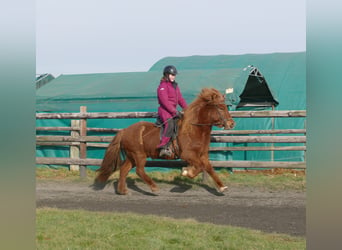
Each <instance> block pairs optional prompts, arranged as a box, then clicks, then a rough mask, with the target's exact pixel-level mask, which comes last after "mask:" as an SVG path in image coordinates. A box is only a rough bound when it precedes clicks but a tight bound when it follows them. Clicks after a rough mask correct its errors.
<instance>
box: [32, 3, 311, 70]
mask: <svg viewBox="0 0 342 250" xmlns="http://www.w3.org/2000/svg"><path fill="white" fill-rule="evenodd" d="M298 51H306V3H305V0H287V1H274V0H258V1H251V0H244V1H236V0H235V1H231V0H173V1H162V0H144V1H140V0H125V1H122V0H120V1H118V0H98V1H94V0H36V73H37V74H43V73H51V74H53V75H54V76H58V75H60V74H86V73H114V72H141V71H148V70H149V68H150V67H151V66H152V65H153V64H154V63H156V62H157V61H158V60H160V59H162V58H164V57H169V56H177V57H178V56H192V55H236V54H264V53H274V52H298Z"/></svg>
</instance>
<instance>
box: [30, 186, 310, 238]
mask: <svg viewBox="0 0 342 250" xmlns="http://www.w3.org/2000/svg"><path fill="white" fill-rule="evenodd" d="M157 184H158V186H159V187H160V190H161V191H160V192H159V193H158V195H155V194H152V193H150V192H149V189H148V187H147V186H146V185H145V184H143V183H140V182H133V181H130V182H128V188H129V190H130V194H129V195H126V196H124V195H117V194H115V184H114V183H110V184H109V185H107V186H106V187H104V188H103V189H99V188H98V187H93V186H92V185H91V183H87V182H66V181H44V180H37V183H36V203H37V207H56V208H63V209H84V210H89V211H115V212H135V213H139V214H154V215H160V216H167V217H173V218H193V219H196V220H197V221H200V222H209V223H214V224H223V225H233V226H240V227H247V228H252V229H257V230H261V231H264V232H276V233H284V234H289V235H294V236H305V192H296V191H273V192H270V191H265V190H260V189H249V188H237V187H232V188H230V190H229V191H228V192H226V193H224V195H221V194H219V193H217V192H216V191H215V189H213V188H210V187H208V186H206V185H203V186H195V187H193V186H190V185H188V184H180V185H175V184H172V185H171V184H165V183H157Z"/></svg>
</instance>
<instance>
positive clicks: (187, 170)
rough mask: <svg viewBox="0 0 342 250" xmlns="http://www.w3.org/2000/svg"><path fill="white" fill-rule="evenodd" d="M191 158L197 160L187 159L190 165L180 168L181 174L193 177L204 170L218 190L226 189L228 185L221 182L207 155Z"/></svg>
mask: <svg viewBox="0 0 342 250" xmlns="http://www.w3.org/2000/svg"><path fill="white" fill-rule="evenodd" d="M192 159H198V160H195V161H194V160H192V161H188V162H189V163H190V166H187V167H183V168H182V176H186V177H189V178H195V177H196V176H197V175H198V174H199V173H200V172H202V171H203V170H205V171H206V172H207V173H208V174H209V175H210V177H211V178H212V179H213V180H214V182H215V184H216V186H217V188H218V191H219V192H221V193H222V192H224V191H225V190H227V189H228V187H227V186H225V185H224V184H223V182H222V181H221V179H220V178H219V177H218V175H217V174H216V172H215V171H214V169H213V167H212V165H211V164H210V162H209V159H208V157H205V156H202V157H197V158H192Z"/></svg>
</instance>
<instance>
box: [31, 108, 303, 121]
mask: <svg viewBox="0 0 342 250" xmlns="http://www.w3.org/2000/svg"><path fill="white" fill-rule="evenodd" d="M229 113H230V114H231V116H232V117H233V118H234V117H306V111H305V110H277V111H267V110H266V111H265V110H263V111H230V112H229ZM155 117H157V113H156V112H92V113H87V112H83V113H36V119H103V118H119V119H120V118H155Z"/></svg>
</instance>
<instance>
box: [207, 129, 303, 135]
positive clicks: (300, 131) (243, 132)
mask: <svg viewBox="0 0 342 250" xmlns="http://www.w3.org/2000/svg"><path fill="white" fill-rule="evenodd" d="M211 134H212V135H224V134H226V135H251V134H306V129H274V130H270V129H267V130H213V131H211Z"/></svg>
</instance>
